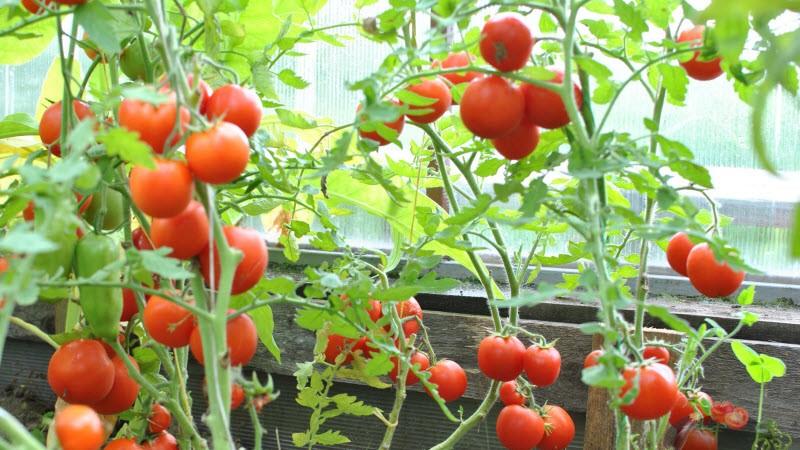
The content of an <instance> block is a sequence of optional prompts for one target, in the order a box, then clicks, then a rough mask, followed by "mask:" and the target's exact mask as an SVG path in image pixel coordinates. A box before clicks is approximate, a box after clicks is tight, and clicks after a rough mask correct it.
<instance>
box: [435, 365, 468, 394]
mask: <svg viewBox="0 0 800 450" xmlns="http://www.w3.org/2000/svg"><path fill="white" fill-rule="evenodd" d="M430 372H431V376H430V378H429V379H428V381H430V383H431V384H433V385H435V386H436V388H437V390H438V391H439V397H441V398H442V400H444V401H445V402H452V401H455V400H458V399H459V398H461V396H462V395H464V392H466V391H467V373H466V372H464V369H462V368H461V366H460V365H458V363H457V362H455V361H451V360H449V359H443V360H440V361H439V362H437V363H436V364H434V366H433V367H431V370H430ZM425 390H426V391H427V392H428V395H431V393H430V391H428V390H427V388H426V389H425Z"/></svg>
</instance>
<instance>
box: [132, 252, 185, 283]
mask: <svg viewBox="0 0 800 450" xmlns="http://www.w3.org/2000/svg"><path fill="white" fill-rule="evenodd" d="M169 253H170V249H168V248H162V249H159V250H152V251H151V250H144V251H140V252H138V254H139V256H140V257H141V258H142V265H143V266H144V268H145V269H147V270H149V271H150V272H153V273H154V274H156V275H158V276H160V277H163V278H169V279H173V280H188V279H189V278H192V276H193V274H192V273H191V272H189V271H188V270H186V269H184V268H183V266H182V265H181V261H180V260H177V259H174V258H170V257H168V256H167V255H168V254H169Z"/></svg>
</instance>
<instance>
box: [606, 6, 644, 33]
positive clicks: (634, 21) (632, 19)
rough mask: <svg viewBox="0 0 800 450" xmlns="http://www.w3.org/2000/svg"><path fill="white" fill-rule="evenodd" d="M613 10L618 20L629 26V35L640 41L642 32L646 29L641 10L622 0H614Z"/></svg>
mask: <svg viewBox="0 0 800 450" xmlns="http://www.w3.org/2000/svg"><path fill="white" fill-rule="evenodd" d="M614 12H616V13H617V16H618V17H619V20H621V21H622V23H624V24H625V25H627V26H628V27H629V28H630V35H631V37H632V38H633V39H635V40H637V41H640V40H641V39H642V33H644V32H645V31H647V29H648V27H647V22H645V20H644V18H643V17H642V14H641V11H640V10H639V9H637V8H636V7H635V6H634V5H631V4H628V3H626V2H625V1H623V0H614Z"/></svg>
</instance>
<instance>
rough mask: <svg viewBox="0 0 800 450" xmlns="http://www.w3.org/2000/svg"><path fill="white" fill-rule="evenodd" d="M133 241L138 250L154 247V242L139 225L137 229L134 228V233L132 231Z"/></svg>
mask: <svg viewBox="0 0 800 450" xmlns="http://www.w3.org/2000/svg"><path fill="white" fill-rule="evenodd" d="M131 241H132V242H133V246H134V247H136V249H137V250H152V249H153V243H152V241H151V240H150V238H149V237H148V236H147V233H145V232H144V230H143V229H142V227H138V228H136V229H135V230H133V233H131Z"/></svg>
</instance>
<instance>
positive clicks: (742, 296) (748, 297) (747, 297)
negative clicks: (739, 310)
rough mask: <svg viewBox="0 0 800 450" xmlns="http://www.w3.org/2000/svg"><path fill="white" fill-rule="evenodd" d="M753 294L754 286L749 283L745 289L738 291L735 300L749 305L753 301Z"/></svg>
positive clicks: (743, 304)
mask: <svg viewBox="0 0 800 450" xmlns="http://www.w3.org/2000/svg"><path fill="white" fill-rule="evenodd" d="M755 295H756V286H755V285H752V284H751V285H750V286H748V287H747V289H744V290H742V292H740V293H739V296H738V297H736V302H737V303H739V304H740V305H742V306H747V305H751V304H752V303H753V299H754V298H755Z"/></svg>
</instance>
